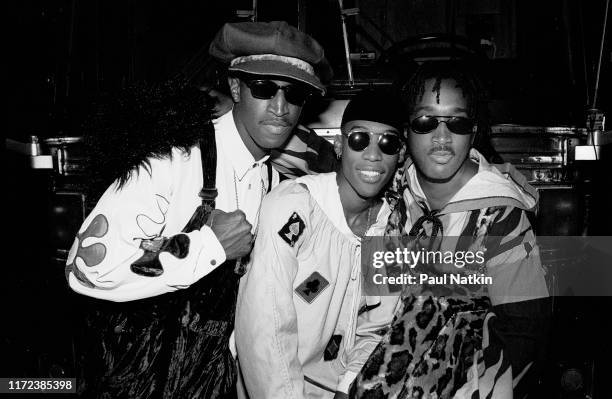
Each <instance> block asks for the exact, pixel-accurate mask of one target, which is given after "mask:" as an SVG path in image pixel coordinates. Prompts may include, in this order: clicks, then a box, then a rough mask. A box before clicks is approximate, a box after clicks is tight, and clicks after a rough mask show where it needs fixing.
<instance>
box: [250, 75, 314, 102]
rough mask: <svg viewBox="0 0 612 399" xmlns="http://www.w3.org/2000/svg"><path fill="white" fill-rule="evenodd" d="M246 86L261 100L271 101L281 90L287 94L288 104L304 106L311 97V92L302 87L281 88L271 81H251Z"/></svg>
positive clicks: (288, 86) (291, 85)
mask: <svg viewBox="0 0 612 399" xmlns="http://www.w3.org/2000/svg"><path fill="white" fill-rule="evenodd" d="M246 85H247V86H249V89H251V95H252V96H253V97H255V98H258V99H260V100H269V99H271V98H274V96H276V93H277V92H278V91H279V90H282V91H284V92H285V100H287V102H289V103H291V104H293V105H298V106H302V105H304V103H305V102H306V100H307V99H308V97H309V96H310V91H309V90H308V89H306V88H304V87H302V86H300V85H293V84H290V85H287V86H279V85H277V84H276V83H274V82H273V81H271V80H250V81H248V82H246Z"/></svg>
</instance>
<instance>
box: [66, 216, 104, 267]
mask: <svg viewBox="0 0 612 399" xmlns="http://www.w3.org/2000/svg"><path fill="white" fill-rule="evenodd" d="M106 233H108V220H107V219H106V216H104V215H103V214H99V215H97V216H96V217H95V218H93V220H92V221H91V223H90V224H89V226H87V228H86V229H85V231H84V232H82V233H79V234H77V237H76V239H77V242H78V244H77V245H78V248H77V252H76V255H75V256H74V260H73V261H72V264H71V265H74V264H75V263H76V260H77V258H81V260H82V261H83V263H84V264H85V266H87V267H94V266H97V265H99V264H100V263H101V262H102V261H103V260H104V258H105V257H106V246H105V245H104V244H102V243H100V242H96V243H94V244H91V245H88V246H84V245H83V243H84V242H85V240H87V239H88V238H102V237H104V236H105V235H106ZM73 269H74V268H73Z"/></svg>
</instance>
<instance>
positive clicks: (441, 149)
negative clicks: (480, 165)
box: [427, 144, 455, 155]
mask: <svg viewBox="0 0 612 399" xmlns="http://www.w3.org/2000/svg"><path fill="white" fill-rule="evenodd" d="M434 152H448V153H449V154H451V155H455V151H454V150H453V148H452V147H449V146H447V145H444V144H438V145H434V146H433V147H431V149H430V150H429V151H428V152H427V155H431V154H433V153H434Z"/></svg>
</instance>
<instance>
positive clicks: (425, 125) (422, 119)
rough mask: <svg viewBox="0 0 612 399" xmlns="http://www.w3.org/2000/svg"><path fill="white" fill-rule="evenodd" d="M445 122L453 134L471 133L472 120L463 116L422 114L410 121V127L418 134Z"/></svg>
mask: <svg viewBox="0 0 612 399" xmlns="http://www.w3.org/2000/svg"><path fill="white" fill-rule="evenodd" d="M440 123H445V124H446V127H447V128H448V130H450V131H451V132H453V133H455V134H461V135H467V134H472V132H473V129H474V121H473V120H472V119H470V118H466V117H464V116H441V115H423V116H419V117H418V118H415V119H413V120H412V122H410V129H411V130H412V131H413V132H415V133H418V134H427V133H429V132H431V131H433V130H435V129H436V128H437V127H438V125H439V124H440Z"/></svg>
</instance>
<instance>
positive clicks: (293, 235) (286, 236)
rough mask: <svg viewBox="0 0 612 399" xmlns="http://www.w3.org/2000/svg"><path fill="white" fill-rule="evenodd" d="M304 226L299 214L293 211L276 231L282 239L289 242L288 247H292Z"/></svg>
mask: <svg viewBox="0 0 612 399" xmlns="http://www.w3.org/2000/svg"><path fill="white" fill-rule="evenodd" d="M305 226H306V225H305V224H304V221H303V220H302V218H300V215H298V214H297V212H293V214H292V215H291V217H289V220H288V221H287V223H285V225H284V226H283V228H282V229H280V230H279V231H278V235H279V236H280V237H281V238H282V239H283V241H285V242H286V243H287V244H289V246H290V247H293V246H294V245H295V243H296V242H297V240H298V239H299V238H300V236H301V235H302V233H303V232H304V228H305Z"/></svg>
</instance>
